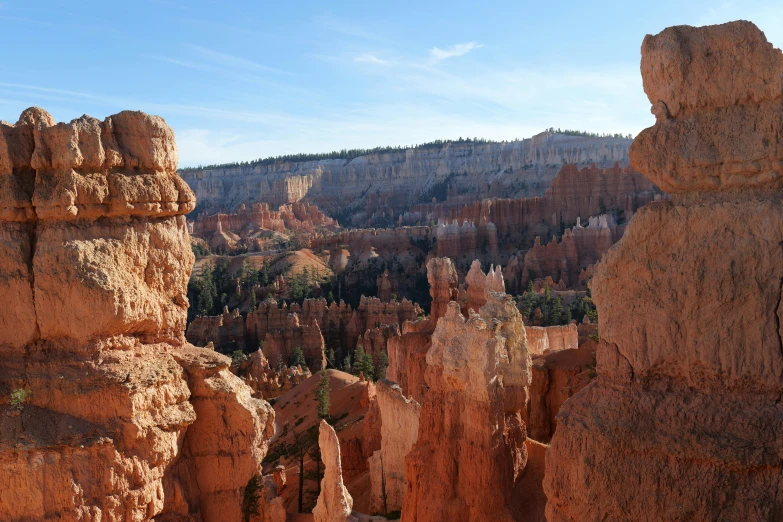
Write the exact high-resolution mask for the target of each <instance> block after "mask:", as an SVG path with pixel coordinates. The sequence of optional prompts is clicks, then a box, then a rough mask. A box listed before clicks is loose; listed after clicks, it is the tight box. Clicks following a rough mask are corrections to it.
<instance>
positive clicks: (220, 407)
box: [0, 108, 274, 522]
mask: <svg viewBox="0 0 783 522" xmlns="http://www.w3.org/2000/svg"><path fill="white" fill-rule="evenodd" d="M176 165H177V149H176V144H175V142H174V134H173V132H172V131H171V129H170V128H169V127H168V126H167V125H166V124H165V122H164V121H163V120H162V119H161V118H159V117H155V116H148V115H146V114H143V113H140V112H122V113H119V114H116V115H113V116H110V117H109V118H107V119H105V120H103V121H100V120H96V119H94V118H90V117H89V116H83V117H81V118H79V119H77V120H74V121H72V122H71V123H68V124H65V123H59V124H55V123H54V121H53V120H52V118H51V116H50V115H49V114H48V113H46V112H45V111H43V110H41V109H37V108H32V109H28V110H26V111H25V112H24V113H22V116H21V117H20V119H19V121H18V122H17V123H16V125H10V124H7V123H0V301H2V302H3V303H4V305H3V306H2V307H0V394H2V396H3V402H4V404H3V405H0V410H2V413H1V414H0V418H2V419H3V420H2V421H0V519H2V520H9V521H14V522H15V521H23V520H50V519H62V520H85V521H86V520H138V521H143V520H152V519H163V518H165V517H171V518H174V519H177V518H178V517H179V519H183V520H202V521H205V522H206V521H217V520H237V521H238V520H240V512H239V509H240V505H241V499H242V491H243V489H244V486H245V484H246V483H247V481H248V480H249V479H250V477H252V476H253V474H254V473H256V472H257V471H258V470H259V469H260V464H261V460H262V458H263V457H264V454H265V452H266V443H267V440H268V439H269V438H270V437H271V436H272V432H273V424H274V413H273V412H272V409H271V407H269V405H268V404H267V403H265V402H263V401H258V400H256V399H253V398H252V397H251V396H250V389H249V388H247V387H246V386H244V385H243V384H242V383H241V381H240V380H239V379H237V378H236V377H235V376H233V375H232V374H231V373H230V372H229V371H228V365H229V359H228V358H226V357H223V356H221V355H219V354H216V353H214V352H211V351H208V350H203V349H197V348H194V347H192V346H190V345H188V344H186V343H185V338H184V330H185V321H186V312H187V306H188V302H187V298H186V288H187V281H188V278H189V276H190V270H191V267H192V265H193V254H192V253H191V251H190V242H189V237H188V232H187V228H186V225H185V218H184V215H183V214H185V213H187V212H189V211H190V210H192V209H193V207H194V205H195V200H194V197H193V194H192V192H191V191H190V189H189V188H188V186H187V185H186V184H185V182H184V181H182V180H181V179H180V178H179V176H177V174H176V170H175V169H176ZM223 419H230V420H231V422H223ZM228 455H230V457H227V456H228Z"/></svg>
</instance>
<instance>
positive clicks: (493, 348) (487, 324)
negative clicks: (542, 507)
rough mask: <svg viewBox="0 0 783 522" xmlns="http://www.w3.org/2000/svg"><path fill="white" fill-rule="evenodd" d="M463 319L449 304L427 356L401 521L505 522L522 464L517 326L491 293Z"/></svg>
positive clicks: (523, 381) (523, 367)
mask: <svg viewBox="0 0 783 522" xmlns="http://www.w3.org/2000/svg"><path fill="white" fill-rule="evenodd" d="M480 314H481V315H479V314H475V313H474V314H471V316H470V317H469V318H468V319H465V318H464V317H463V315H462V313H461V312H460V307H459V305H458V304H457V303H450V304H449V305H448V311H447V312H446V315H445V316H444V317H442V318H441V319H440V320H439V321H438V324H437V327H436V328H435V332H434V333H433V336H432V346H431V348H430V350H429V352H427V373H426V379H427V385H428V386H429V390H428V391H427V393H426V394H425V396H424V402H423V404H422V408H421V417H420V419H421V420H420V423H419V434H418V440H417V442H416V444H415V445H414V446H413V449H412V450H411V451H410V453H409V454H408V456H407V457H406V461H405V471H406V473H405V476H406V479H407V480H408V484H407V490H406V493H405V499H404V502H403V510H402V516H403V519H405V520H417V521H420V522H429V521H443V522H445V521H450V522H459V521H479V520H509V521H510V520H513V519H514V518H513V512H514V506H513V505H512V504H513V503H514V502H515V499H516V500H517V501H518V500H519V497H518V496H515V495H514V494H513V492H514V486H515V483H516V481H517V480H518V479H519V478H520V476H521V475H522V472H523V470H524V468H525V463H526V461H527V451H526V446H525V439H526V429H525V424H524V423H523V422H522V418H521V415H520V409H521V408H524V407H525V400H526V392H527V388H526V387H527V386H528V385H529V383H530V355H529V354H528V351H527V344H526V341H525V330H524V325H523V324H522V319H521V317H520V315H519V312H518V311H517V309H516V307H515V306H514V304H513V303H512V301H511V298H510V297H509V296H506V295H504V294H496V293H492V294H490V296H489V301H488V303H487V304H486V305H485V306H484V307H482V308H481V310H480Z"/></svg>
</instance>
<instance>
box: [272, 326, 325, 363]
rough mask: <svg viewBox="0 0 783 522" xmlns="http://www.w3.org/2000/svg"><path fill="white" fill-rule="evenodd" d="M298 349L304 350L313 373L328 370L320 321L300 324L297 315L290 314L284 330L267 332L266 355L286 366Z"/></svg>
mask: <svg viewBox="0 0 783 522" xmlns="http://www.w3.org/2000/svg"><path fill="white" fill-rule="evenodd" d="M297 348H299V349H301V350H302V354H303V355H304V358H305V362H306V363H307V367H308V368H309V370H310V371H311V372H318V371H321V370H323V369H324V368H326V355H325V353H326V352H325V345H324V338H323V336H322V335H321V329H320V328H318V321H316V320H315V319H313V320H312V321H311V322H310V324H300V323H299V316H298V315H297V314H288V318H287V321H286V325H285V327H284V328H280V329H277V330H275V331H274V332H267V334H266V337H264V354H265V355H266V357H267V358H268V359H269V360H270V361H282V363H283V364H286V363H288V362H289V361H290V360H291V357H292V356H293V355H294V351H296V349H297Z"/></svg>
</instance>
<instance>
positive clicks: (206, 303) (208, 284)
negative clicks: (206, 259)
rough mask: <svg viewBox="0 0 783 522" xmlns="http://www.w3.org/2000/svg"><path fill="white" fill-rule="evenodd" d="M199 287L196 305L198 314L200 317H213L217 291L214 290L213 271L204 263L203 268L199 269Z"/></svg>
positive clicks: (210, 266)
mask: <svg viewBox="0 0 783 522" xmlns="http://www.w3.org/2000/svg"><path fill="white" fill-rule="evenodd" d="M199 286H200V292H199V295H198V301H197V303H196V308H197V309H198V314H199V315H202V316H207V315H213V311H214V309H215V299H216V298H217V289H216V288H215V278H214V271H213V270H212V265H210V264H209V263H204V267H203V268H202V269H201V284H200V285H199Z"/></svg>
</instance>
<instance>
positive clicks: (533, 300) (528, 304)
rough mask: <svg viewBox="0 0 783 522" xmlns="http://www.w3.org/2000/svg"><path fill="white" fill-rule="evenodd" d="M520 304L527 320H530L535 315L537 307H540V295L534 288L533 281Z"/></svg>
mask: <svg viewBox="0 0 783 522" xmlns="http://www.w3.org/2000/svg"><path fill="white" fill-rule="evenodd" d="M519 304H520V307H521V308H522V314H523V315H524V316H525V319H530V317H531V315H532V314H533V310H535V309H536V306H537V305H538V295H537V294H536V291H535V289H534V288H533V282H532V281H531V282H530V283H528V285H527V291H526V292H525V293H524V294H522V299H521V300H520V302H519Z"/></svg>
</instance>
